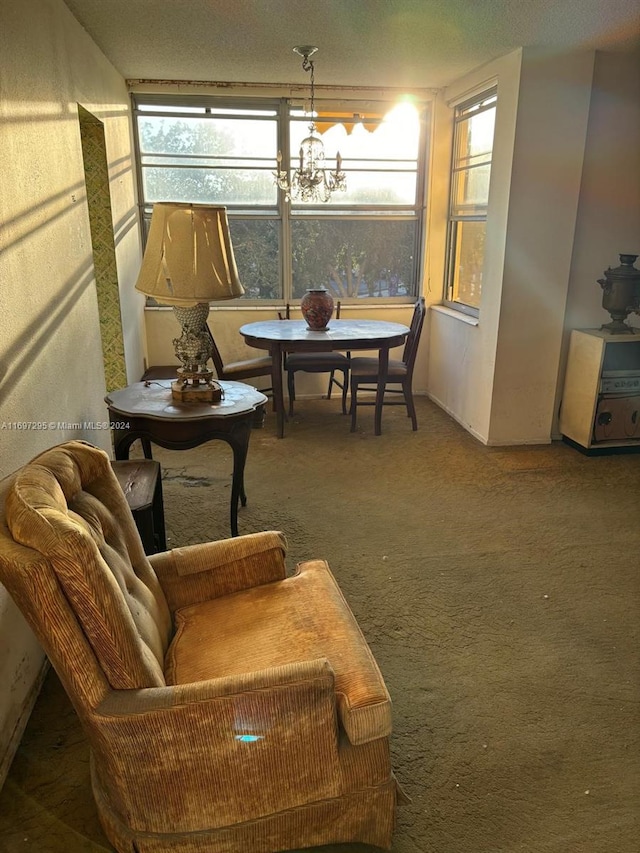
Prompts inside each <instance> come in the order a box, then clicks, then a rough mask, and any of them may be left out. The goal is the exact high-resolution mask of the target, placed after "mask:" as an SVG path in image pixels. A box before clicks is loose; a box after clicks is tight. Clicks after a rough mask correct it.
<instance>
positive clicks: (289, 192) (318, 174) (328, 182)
mask: <svg viewBox="0 0 640 853" xmlns="http://www.w3.org/2000/svg"><path fill="white" fill-rule="evenodd" d="M317 49H318V48H317V47H312V46H310V45H304V46H302V47H294V48H293V50H294V52H295V53H297V54H298V55H299V56H301V57H302V68H303V70H304V71H309V72H310V75H311V77H310V79H311V105H310V110H309V111H310V114H311V121H310V123H309V135H308V136H307V137H305V138H304V139H303V140H302V142H301V144H300V164H299V166H298V168H297V169H295V171H294V172H293V174H292V176H291V181H289V173H288V171H286V170H283V169H282V152H281V151H278V157H277V161H278V170H277V172H273V177H274V178H275V182H276V184H277V185H278V187H280V189H281V190H284V192H285V193H286V195H285V198H286V199H287V201H291V200H292V199H293V200H295V201H297V200H299V201H322V202H327V201H329V199H330V198H331V194H332V193H334V192H336V191H338V192H344V191H345V190H346V188H347V178H346V175H345V173H344V172H343V171H342V157H341V156H340V152H339V151H338V152H337V153H336V168H335V171H333V172H330V171H329V170H327V169H326V168H325V161H324V145H323V143H322V139H321V138H320V134H319V133H318V129H317V128H316V124H315V121H314V116H315V78H314V70H313V60H311V59H310V58H309V57H310V56H312V55H313V54H314V53H315V52H316V50H317Z"/></svg>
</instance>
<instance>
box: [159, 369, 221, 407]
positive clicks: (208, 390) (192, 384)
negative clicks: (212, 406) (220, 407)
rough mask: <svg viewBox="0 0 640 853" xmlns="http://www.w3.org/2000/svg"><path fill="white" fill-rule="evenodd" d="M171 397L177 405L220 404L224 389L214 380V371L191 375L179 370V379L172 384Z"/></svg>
mask: <svg viewBox="0 0 640 853" xmlns="http://www.w3.org/2000/svg"><path fill="white" fill-rule="evenodd" d="M171 396H172V398H173V399H174V400H175V401H176V402H177V403H219V402H220V400H222V388H221V386H220V385H219V384H218V383H217V382H216V381H215V380H214V379H213V373H212V371H210V370H209V371H206V372H203V373H189V372H188V371H186V370H184V368H179V369H178V378H177V379H176V380H175V382H172V383H171Z"/></svg>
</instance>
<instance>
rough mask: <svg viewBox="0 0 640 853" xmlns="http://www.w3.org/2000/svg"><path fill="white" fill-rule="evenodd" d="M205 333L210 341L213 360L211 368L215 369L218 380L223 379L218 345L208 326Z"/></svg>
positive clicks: (222, 367) (222, 364) (222, 363)
mask: <svg viewBox="0 0 640 853" xmlns="http://www.w3.org/2000/svg"><path fill="white" fill-rule="evenodd" d="M207 332H208V333H209V338H210V340H211V359H212V360H213V366H214V367H215V369H216V376H217V377H218V379H224V362H223V360H222V356H221V355H220V350H219V349H218V345H217V344H216V339H215V338H214V337H213V335H212V334H211V329H210V328H209V326H208V325H207Z"/></svg>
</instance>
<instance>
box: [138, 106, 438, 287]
mask: <svg viewBox="0 0 640 853" xmlns="http://www.w3.org/2000/svg"><path fill="white" fill-rule="evenodd" d="M316 108H317V115H316V117H315V120H316V124H317V127H318V130H319V132H320V133H322V138H323V142H324V145H325V153H326V160H327V165H328V167H329V168H330V169H331V168H335V160H336V154H337V153H338V151H339V152H340V154H341V156H342V168H343V170H344V171H345V172H346V175H347V191H346V192H344V193H341V192H336V193H334V195H333V196H332V197H331V199H330V201H329V202H327V203H324V204H322V203H319V204H313V203H302V202H296V201H293V202H291V203H289V202H286V201H285V198H284V193H283V192H282V191H281V190H279V189H278V188H277V187H276V185H275V183H274V178H273V172H274V171H275V170H276V168H277V160H276V157H277V153H278V151H279V150H281V151H282V152H283V155H284V158H283V162H284V163H286V162H289V163H290V164H291V168H295V166H296V165H297V164H296V159H297V156H296V155H297V152H298V150H299V148H300V142H301V140H302V139H303V138H304V137H305V136H306V135H307V133H308V125H309V116H308V115H307V114H306V113H305V112H304V110H303V109H302V108H301V107H300V106H299V105H297V104H294V103H293V102H290V101H288V100H267V99H261V100H251V101H250V100H248V99H231V98H229V99H221V98H211V97H204V96H200V97H199V96H189V97H186V96H185V97H182V98H175V99H174V98H170V97H168V96H166V97H165V96H158V95H136V96H134V112H135V119H136V121H135V127H136V145H137V152H138V163H137V166H138V177H139V187H140V198H141V203H142V210H143V221H144V222H145V224H146V226H148V223H149V220H150V218H151V211H152V207H153V204H154V203H155V202H157V201H182V202H194V203H199V204H221V205H224V206H225V207H226V208H227V212H228V216H229V223H230V228H231V236H232V240H233V246H234V252H235V256H236V262H237V265H238V271H239V273H240V279H241V281H242V283H243V285H244V288H245V291H246V292H245V296H244V297H243V299H244V300H245V301H262V300H272V301H282V300H296V299H299V298H300V297H301V296H302V295H303V294H304V292H305V290H307V289H308V288H309V287H310V286H314V287H317V286H319V285H324V286H325V287H326V288H327V289H328V290H330V291H331V293H332V294H333V296H334V298H338V299H341V300H343V301H349V300H352V301H355V300H363V299H374V300H375V299H379V298H384V299H385V300H388V299H392V300H393V299H396V300H398V301H403V300H404V301H410V300H412V299H413V297H414V296H415V294H416V293H417V290H418V288H417V282H418V278H419V274H420V259H421V257H422V250H421V246H422V240H423V215H422V211H423V199H424V183H425V156H426V155H425V152H426V151H427V144H426V138H425V137H426V130H425V128H426V107H425V105H424V104H422V105H416V103H415V102H413V101H405V102H403V103H399V104H396V105H393V104H390V103H389V104H383V103H381V102H367V103H363V102H356V101H349V102H347V101H341V102H339V103H329V102H317V104H316ZM289 152H291V153H289ZM294 152H295V153H294Z"/></svg>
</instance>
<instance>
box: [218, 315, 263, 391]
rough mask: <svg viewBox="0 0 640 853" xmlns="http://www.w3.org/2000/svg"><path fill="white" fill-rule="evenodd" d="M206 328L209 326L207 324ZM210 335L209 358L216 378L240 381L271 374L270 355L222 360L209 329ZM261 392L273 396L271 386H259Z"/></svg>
mask: <svg viewBox="0 0 640 853" xmlns="http://www.w3.org/2000/svg"><path fill="white" fill-rule="evenodd" d="M207 329H209V327H208V326H207ZM209 335H210V337H211V358H212V360H213V366H214V367H215V369H216V375H217V377H218V379H227V380H229V381H230V382H241V381H242V380H243V379H254V378H255V377H257V376H269V377H270V376H271V364H272V362H271V356H270V355H261V356H258V358H245V359H242V360H241V361H228V362H226V363H225V362H224V361H223V359H222V355H221V353H220V350H219V349H218V345H217V344H216V340H215V338H214V337H213V334H212V333H211V329H209ZM260 391H262V393H263V394H266V395H267V396H273V389H272V388H260Z"/></svg>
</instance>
